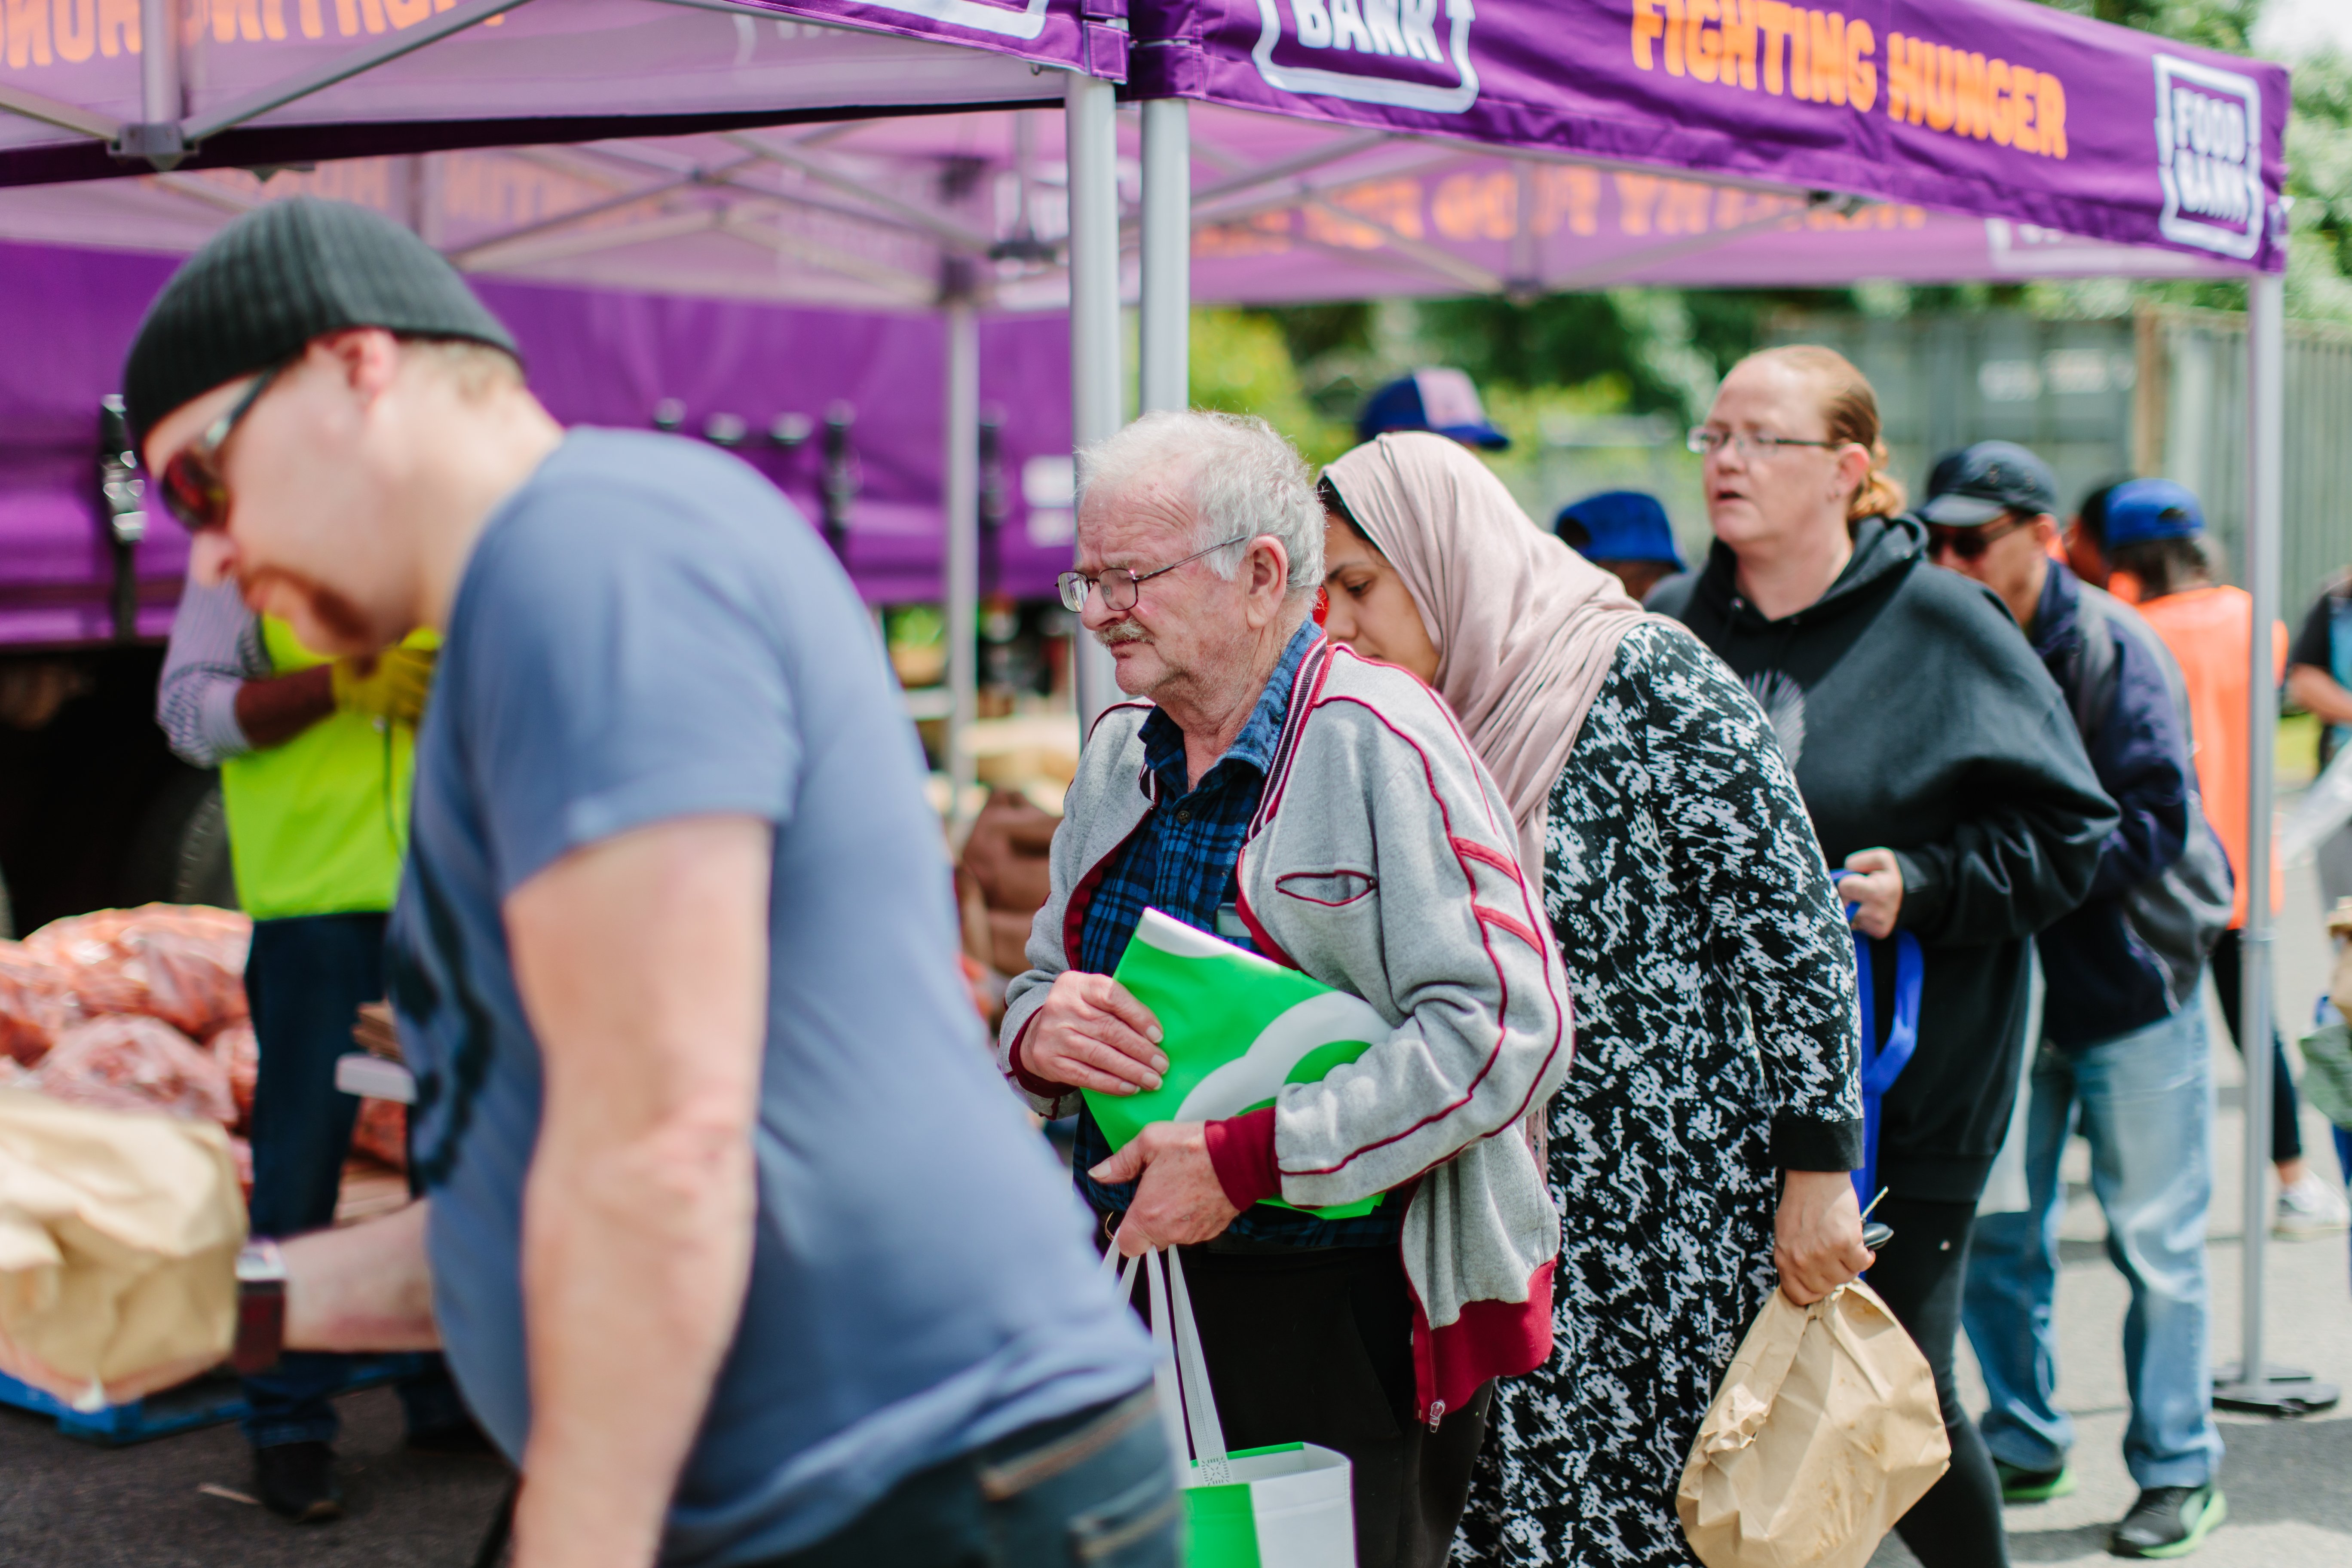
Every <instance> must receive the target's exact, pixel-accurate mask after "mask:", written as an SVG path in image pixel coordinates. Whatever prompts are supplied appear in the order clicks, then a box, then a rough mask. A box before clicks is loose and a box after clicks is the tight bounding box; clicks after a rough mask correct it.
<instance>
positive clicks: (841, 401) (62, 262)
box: [0, 245, 1069, 647]
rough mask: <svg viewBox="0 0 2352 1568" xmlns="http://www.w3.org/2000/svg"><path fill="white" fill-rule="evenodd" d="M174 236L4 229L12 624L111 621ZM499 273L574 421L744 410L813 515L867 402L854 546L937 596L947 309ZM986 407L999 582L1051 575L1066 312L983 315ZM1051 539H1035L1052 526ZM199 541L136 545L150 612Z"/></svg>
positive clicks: (532, 356) (547, 378) (2, 481)
mask: <svg viewBox="0 0 2352 1568" xmlns="http://www.w3.org/2000/svg"><path fill="white" fill-rule="evenodd" d="M172 266H173V262H172V261H171V260H170V259H169V258H164V257H161V256H142V255H132V254H126V253H121V252H107V251H88V250H68V249H60V248H56V247H46V246H22V245H0V337H5V340H6V342H7V343H8V353H5V355H0V424H5V427H6V429H7V430H8V431H9V433H10V434H9V439H8V441H7V443H6V445H5V447H0V540H5V550H0V644H5V645H9V646H17V647H22V646H26V645H43V644H50V645H54V644H66V643H76V642H82V641H87V640H89V639H93V638H100V639H102V638H104V637H107V636H108V635H109V633H110V626H111V621H110V608H109V605H107V603H106V602H105V595H104V593H103V592H102V591H101V590H100V587H98V586H97V585H98V584H103V583H104V582H105V580H106V577H107V574H108V573H109V571H110V564H109V563H108V561H107V556H108V549H107V545H106V543H105V534H104V531H103V530H102V529H101V527H100V519H99V517H98V493H97V485H96V468H95V457H96V447H95V437H96V430H97V418H98V404H99V399H100V397H101V396H103V395H105V394H107V393H109V392H111V391H114V390H115V389H116V377H117V375H118V374H119V373H120V371H121V364H122V356H123V354H124V353H125V352H126V350H127V349H128V348H129V345H130V342H131V334H132V332H133V331H134V330H135V329H136V327H137V325H138V321H139V317H140V314H141V312H142V311H143V310H145V308H146V305H147V301H148V300H150V299H152V297H153V295H154V293H155V291H156V289H160V288H161V287H162V286H163V280H164V279H165V278H167V277H168V276H170V273H171V269H172ZM482 294H483V296H484V298H485V299H486V300H488V302H489V304H490V307H491V309H492V310H496V311H497V312H498V314H499V318H500V319H501V320H503V321H506V322H507V324H508V325H509V327H511V328H512V329H513V331H514V332H515V335H516V337H517V338H518V340H520V342H521V344H522V347H523V352H524V355H525V358H526V360H527V362H528V363H529V364H530V373H531V381H532V385H533V386H534V388H535V389H536V390H537V391H538V393H539V395H541V398H542V399H543V400H544V401H545V402H546V404H547V405H548V406H549V408H550V409H551V411H552V412H553V413H554V414H555V415H556V416H557V417H558V418H560V419H562V420H563V421H565V422H566V423H567V424H597V425H609V426H624V427H626V426H645V425H646V424H647V423H648V422H649V421H650V420H651V419H652V418H653V417H654V416H655V415H656V411H657V410H659V409H660V408H661V405H663V404H665V403H675V404H676V405H677V414H678V415H680V416H682V418H683V421H684V427H685V428H687V429H688V430H689V431H702V430H705V429H706V428H709V426H710V422H711V420H712V419H713V417H714V416H716V417H717V418H719V420H720V421H721V422H722V425H721V428H722V431H723V430H724V424H723V422H724V421H726V420H727V419H729V418H730V417H731V418H732V419H733V420H734V421H736V422H738V423H739V424H740V426H741V427H742V428H743V429H744V430H746V431H747V432H748V439H746V440H744V441H743V443H742V447H741V450H742V452H743V455H744V456H745V458H747V459H749V460H750V461H751V462H752V463H754V464H755V465H757V466H759V467H760V468H761V469H762V470H763V471H765V472H767V473H768V474H769V476H770V477H771V478H772V479H774V480H775V481H776V482H777V484H778V485H779V486H780V487H781V488H782V489H783V490H784V491H785V492H786V493H787V494H789V495H791V496H792V497H793V500H794V501H795V502H796V503H798V505H799V506H800V507H801V509H802V510H803V512H804V513H805V514H806V515H807V516H809V517H810V518H811V519H815V518H817V517H819V516H820V515H821V514H822V510H823V504H824V503H823V500H822V497H821V495H820V493H819V491H820V487H821V485H822V482H823V478H824V455H823V445H824V442H823V436H822V431H823V427H824V420H825V418H826V416H827V413H828V411H829V410H831V409H833V408H834V407H835V405H846V407H847V408H848V409H849V410H850V411H851V412H852V413H853V415H854V423H853V424H852V426H851V436H852V442H851V445H852V449H853V450H854V452H855V454H856V459H855V460H856V468H857V471H858V493H857V496H856V501H855V503H854V507H853V510H852V523H853V526H852V528H851V529H850V531H849V532H848V534H847V535H846V538H845V547H844V555H845V563H846V564H847V565H848V567H849V569H850V574H851V576H852V577H853V578H854V579H855V580H856V583H857V584H858V587H859V589H860V591H861V592H862V593H864V594H865V595H866V598H868V599H869V600H871V601H874V602H877V603H893V602H905V601H909V600H934V599H939V598H940V597H942V596H943V595H942V591H941V590H942V584H941V582H940V572H941V565H942V561H943V556H944V552H943V550H942V541H943V539H944V536H945V533H946V528H945V523H944V519H943V516H942V513H941V510H940V499H939V498H940V490H941V479H942V477H943V476H942V474H941V472H940V467H941V454H942V453H943V452H944V450H945V437H946V433H945V432H944V431H943V430H942V429H941V427H940V415H941V409H940V385H941V377H942V374H943V373H944V363H943V360H944V348H945V345H944V340H943V335H942V331H941V328H940V320H939V317H938V315H937V313H936V312H931V313H925V314H920V315H914V314H904V313H901V314H890V315H886V314H877V313H874V312H858V313H851V312H846V311H840V310H792V309H787V308H783V307H779V306H775V305H769V304H762V303H757V302H751V301H744V300H710V299H696V298H689V297H682V296H677V295H667V294H642V293H633V292H623V291H618V290H605V289H572V288H550V287H543V286H538V285H530V284H518V283H509V282H503V281H497V280H489V281H486V282H484V283H483V285H482ZM979 331H980V343H981V351H982V352H981V360H982V374H981V383H980V391H981V395H982V399H983V400H984V402H983V406H992V408H993V409H994V410H996V411H997V412H998V414H999V416H1000V417H1001V420H1002V424H1001V441H1000V450H1001V453H1002V458H1003V466H1004V468H1005V470H1006V472H1007V475H1008V476H1009V479H1010V481H1011V482H1010V483H1009V484H1008V485H1007V487H1006V488H1007V494H1006V503H1007V510H1008V515H1007V517H1006V518H1005V521H1004V526H1003V531H1002V534H1001V537H1000V538H999V539H998V541H997V552H996V556H995V559H994V561H993V562H992V565H993V567H994V569H995V573H996V576H995V583H996V585H999V586H1002V587H1003V588H1004V589H1005V590H1007V591H1009V592H1013V593H1016V594H1020V595H1026V596H1033V597H1034V596H1036V595H1043V594H1045V593H1047V592H1049V591H1050V587H1051V584H1052V582H1053V576H1054V574H1055V572H1057V571H1059V570H1060V569H1061V568H1062V566H1063V565H1064V564H1065V563H1066V559H1067V556H1068V553H1069V551H1068V546H1067V545H1066V543H1064V542H1062V541H1063V538H1064V537H1065V535H1064V533H1063V532H1062V531H1061V529H1060V527H1059V520H1058V519H1057V518H1055V517H1052V516H1050V515H1049V516H1044V517H1041V518H1038V519H1034V520H1033V518H1032V517H1031V515H1030V513H1029V510H1028V509H1027V508H1026V507H1025V506H1024V501H1023V497H1022V493H1021V486H1020V483H1019V476H1020V474H1021V471H1022V469H1023V467H1024V464H1025V463H1026V462H1028V461H1029V460H1030V459H1032V458H1040V457H1043V458H1047V459H1048V460H1050V459H1052V458H1054V457H1055V456H1056V455H1058V454H1061V453H1065V452H1066V451H1067V450H1068V443H1069V436H1068V429H1069V409H1068V385H1069V380H1068V368H1067V366H1068V353H1069V349H1068V342H1067V333H1066V329H1065V327H1064V324H1063V322H1062V321H1061V320H1060V319H1059V318H1056V317H1030V318H1010V319H994V320H989V321H982V322H981V323H980V329H979ZM780 416H781V417H786V418H789V417H790V416H799V418H800V420H802V421H804V422H805V425H806V427H807V428H808V430H809V435H808V436H807V437H806V438H805V439H803V440H802V441H801V442H800V443H799V444H798V445H796V446H794V447H791V448H790V449H786V448H782V447H778V446H777V445H776V444H775V443H774V442H773V441H772V440H770V439H768V438H766V433H767V432H768V431H769V430H771V429H772V427H773V426H774V424H775V422H776V421H777V419H778V418H779V417H780ZM1041 540H1042V541H1044V542H1039V541H1041ZM186 554H187V543H186V537H185V535H184V534H183V533H182V532H181V531H180V530H179V529H178V528H176V527H172V526H169V525H163V526H157V527H154V528H151V529H150V530H149V531H148V533H147V537H146V539H145V540H144V542H142V543H141V545H140V546H139V548H138V552H137V571H138V574H139V576H140V579H141V581H142V598H143V603H142V608H141V612H140V616H139V630H140V633H141V634H142V635H143V636H149V637H160V636H162V635H163V633H164V632H165V631H166V630H167V629H168V628H169V626H170V624H171V616H172V607H173V603H174V602H175V601H176V599H177V597H178V592H177V590H178V584H179V578H180V575H181V574H182V572H183V570H184V563H185V559H186Z"/></svg>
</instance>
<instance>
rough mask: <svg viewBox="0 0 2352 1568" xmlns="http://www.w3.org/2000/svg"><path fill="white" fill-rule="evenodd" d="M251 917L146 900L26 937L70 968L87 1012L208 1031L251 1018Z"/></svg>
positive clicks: (30, 945)
mask: <svg viewBox="0 0 2352 1568" xmlns="http://www.w3.org/2000/svg"><path fill="white" fill-rule="evenodd" d="M252 941H253V922H252V921H250V920H247V918H246V917H245V916H243V915H241V914H239V913H237V912H236V910H215V909H212V908H209V907H207V906H205V905H203V904H142V905H141V906H140V907H139V908H138V909H135V910H98V911H97V912H95V913H93V914H87V915H73V916H70V917H68V918H67V919H65V920H61V921H50V922H49V923H48V924H47V925H45V926H43V927H42V928H41V929H40V930H38V931H35V932H34V933H33V934H32V935H30V936H28V937H26V939H25V950H26V952H29V953H30V954H32V955H33V956H34V957H36V958H38V959H44V960H47V962H49V963H54V964H56V965H58V967H59V968H60V969H62V970H64V971H65V973H66V975H67V977H68V981H69V983H70V984H71V985H72V987H73V990H74V993H75V994H76V995H77V996H79V999H80V1002H81V1010H82V1011H83V1012H85V1013H91V1014H97V1013H144V1014H146V1015H147V1016H150V1017H153V1018H161V1019H163V1022H165V1023H167V1024H169V1025H171V1026H173V1028H176V1029H179V1030H181V1031H183V1032H184V1033H186V1034H190V1035H196V1036H205V1035H209V1034H211V1033H212V1032H213V1031H214V1030H215V1029H217V1028H219V1027H221V1026H223V1025H225V1024H233V1023H236V1022H239V1021H240V1020H242V1019H244V1018H247V1017H248V1016H251V1015H250V1011H249V1009H247V1006H246V1001H245V953H246V949H247V947H248V946H250V945H251V944H252Z"/></svg>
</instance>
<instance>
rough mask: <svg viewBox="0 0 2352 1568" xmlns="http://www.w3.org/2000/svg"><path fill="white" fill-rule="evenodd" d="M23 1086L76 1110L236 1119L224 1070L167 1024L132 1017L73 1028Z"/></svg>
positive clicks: (221, 1120) (99, 1020) (225, 1122)
mask: <svg viewBox="0 0 2352 1568" xmlns="http://www.w3.org/2000/svg"><path fill="white" fill-rule="evenodd" d="M25 1082H26V1087H27V1088H30V1089H38V1090H40V1091H41V1092H42V1093H43V1094H46V1095H47V1096H49V1097H50V1098H51V1099H53V1100H69V1101H71V1102H73V1103H75V1104H77V1105H95V1106H101V1107H104V1108H105V1109H107V1110H150V1111H162V1112H163V1114H165V1115H167V1116H184V1117H187V1118H190V1119H191V1120H202V1121H217V1122H219V1123H220V1124H221V1125H223V1126H224V1127H226V1126H228V1125H230V1124H232V1123H234V1122H235V1121H236V1100H235V1098H234V1097H233V1096H231V1095H230V1093H229V1088H228V1072H227V1069H226V1068H223V1067H222V1066H221V1064H220V1063H219V1062H218V1061H217V1060H216V1059H215V1058H214V1057H213V1056H212V1055H211V1053H209V1052H207V1051H206V1050H205V1048H204V1047H201V1046H199V1045H197V1044H196V1043H195V1041H194V1040H192V1039H190V1038H188V1037H187V1036H185V1035H184V1034H182V1033H180V1031H179V1030H177V1029H174V1028H173V1027H172V1026H171V1025H169V1024H166V1023H164V1022H163V1020H162V1019H160V1018H148V1017H142V1016H137V1015H135V1014H119V1015H116V1016H111V1017H106V1018H92V1019H91V1020H89V1022H88V1023H86V1024H77V1025H75V1026H73V1027H72V1028H70V1029H68V1030H67V1031H66V1032H65V1033H64V1034H62V1035H60V1036H59V1037H58V1043H57V1047H56V1048H55V1049H54V1050H52V1051H50V1052H49V1054H48V1056H47V1058H45V1059H44V1060H43V1061H42V1063H41V1065H40V1067H39V1068H37V1069H36V1070H35V1071H33V1072H32V1073H31V1074H29V1075H28V1076H27V1077H26V1080H25Z"/></svg>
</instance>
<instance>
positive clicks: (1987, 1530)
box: [1866, 1193, 2009, 1568]
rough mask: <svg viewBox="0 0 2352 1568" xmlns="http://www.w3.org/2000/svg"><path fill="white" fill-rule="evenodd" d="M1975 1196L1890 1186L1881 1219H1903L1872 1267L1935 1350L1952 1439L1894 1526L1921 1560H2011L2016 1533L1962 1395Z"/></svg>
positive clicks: (1960, 1564) (1939, 1392)
mask: <svg viewBox="0 0 2352 1568" xmlns="http://www.w3.org/2000/svg"><path fill="white" fill-rule="evenodd" d="M1976 1212H1977V1205H1974V1204H1972V1203H1966V1204H1956V1203H1933V1202H1929V1201H1927V1200H1926V1199H1921V1198H1906V1197H1904V1196H1902V1195H1900V1194H1895V1193H1889V1194H1886V1196H1885V1198H1883V1199H1881V1200H1880V1202H1879V1205H1878V1207H1877V1209H1876V1211H1875V1212H1874V1213H1873V1215H1871V1217H1872V1218H1873V1219H1883V1220H1885V1222H1886V1223H1887V1224H1888V1225H1890V1226H1894V1228H1895V1239H1893V1240H1892V1241H1890V1242H1888V1243H1887V1244H1886V1246H1885V1247H1884V1248H1883V1249H1881V1250H1880V1252H1879V1254H1878V1261H1877V1262H1876V1263H1875V1264H1874V1265H1873V1266H1872V1267H1871V1270H1870V1273H1869V1274H1868V1275H1867V1276H1866V1279H1867V1281H1868V1283H1869V1285H1870V1288H1871V1289H1874V1290H1875V1291H1877V1292H1878V1294H1879V1297H1880V1299H1881V1300H1884V1301H1885V1303H1886V1305H1887V1309H1888V1310H1890V1311H1892V1312H1893V1313H1894V1314H1895V1321H1897V1322H1899V1323H1901V1324H1902V1325H1903V1327H1904V1328H1905V1330H1906V1331H1908V1332H1909V1333H1910V1335H1911V1339H1912V1342H1913V1343H1915V1344H1916V1345H1917V1346H1918V1347H1919V1351H1920V1353H1921V1354H1923V1355H1925V1356H1926V1357H1927V1365H1928V1367H1929V1368H1930V1369H1931V1370H1933V1371H1934V1373H1935V1374H1936V1402H1937V1404H1938V1405H1941V1406H1942V1407H1943V1413H1944V1435H1945V1436H1947V1437H1948V1438H1950V1439H1951V1444H1952V1468H1950V1469H1948V1470H1946V1471H1945V1472H1944V1474H1943V1478H1942V1479H1940V1480H1938V1481H1937V1483H1936V1484H1935V1485H1934V1486H1932V1487H1930V1488H1928V1489H1927V1496H1925V1497H1923V1498H1921V1499H1920V1500H1918V1501H1917V1502H1916V1503H1913V1504H1912V1505H1911V1511H1910V1512H1908V1513H1906V1514H1905V1515H1904V1516H1903V1518H1902V1520H1901V1521H1900V1522H1898V1523H1897V1524H1896V1525H1895V1531H1897V1533H1899V1534H1900V1535H1901V1536H1902V1537H1903V1543H1904V1544H1905V1545H1906V1546H1908V1547H1909V1548H1910V1549H1911V1554H1912V1555H1913V1556H1915V1557H1916V1558H1918V1559H1919V1562H1920V1563H1921V1564H1922V1565H1923V1568H2006V1565H2007V1563H2008V1562H2009V1537H2008V1533H2007V1531H2005V1529H2004V1528H2003V1526H2002V1524H2001V1518H2000V1478H1999V1476H1998V1475H1997V1474H1995V1472H1994V1470H1993V1468H1992V1454H1991V1452H1990V1450H1989V1449H1987V1448H1986V1447H1985V1443H1984V1437H1983V1436H1982V1435H1981V1434H1979V1432H1978V1431H1977V1424H1976V1423H1975V1422H1973V1421H1971V1420H1969V1413H1968V1411H1967V1410H1966V1409H1965V1408H1963V1407H1962V1405H1961V1404H1960V1393H1959V1388H1958V1384H1955V1382H1954V1381H1953V1378H1952V1350H1953V1345H1954V1342H1955V1341H1956V1340H1957V1339H1958V1336H1959V1329H1960V1288H1961V1286H1962V1284H1963V1283H1964V1282H1965V1281H1966V1280H1967V1279H1968V1272H1969V1228H1970V1227H1971V1226H1973V1225H1974V1224H1975V1222H1976Z"/></svg>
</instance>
